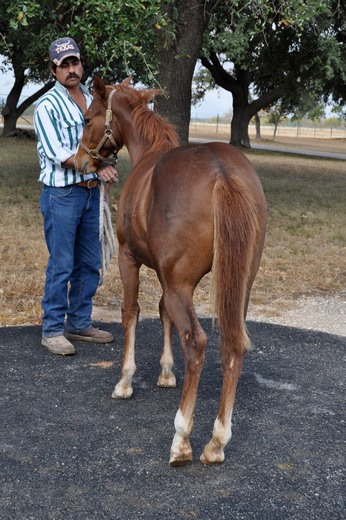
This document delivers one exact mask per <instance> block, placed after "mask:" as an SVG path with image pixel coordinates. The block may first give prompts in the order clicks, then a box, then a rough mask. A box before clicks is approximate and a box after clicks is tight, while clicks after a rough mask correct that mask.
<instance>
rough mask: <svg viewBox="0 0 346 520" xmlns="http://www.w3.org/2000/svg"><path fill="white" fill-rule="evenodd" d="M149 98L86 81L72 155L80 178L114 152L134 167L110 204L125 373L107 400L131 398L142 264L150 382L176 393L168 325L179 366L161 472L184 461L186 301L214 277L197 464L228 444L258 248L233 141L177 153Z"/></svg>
mask: <svg viewBox="0 0 346 520" xmlns="http://www.w3.org/2000/svg"><path fill="white" fill-rule="evenodd" d="M158 93H159V91H158V90H137V89H134V88H132V87H130V86H129V80H125V81H124V82H122V83H121V84H119V85H112V86H110V85H105V83H104V82H103V81H102V80H101V79H99V78H95V80H94V100H93V102H92V103H91V105H90V107H89V109H88V110H87V112H86V113H85V128H84V133H83V136H82V139H81V142H80V146H79V149H78V153H77V155H76V167H77V168H78V170H79V171H81V172H83V173H88V172H93V171H95V169H96V167H97V166H98V164H99V163H100V161H102V160H103V158H104V157H108V156H109V155H110V153H111V152H112V151H113V152H114V151H115V153H117V151H118V150H119V149H120V148H121V147H122V146H123V145H125V146H126V148H127V150H128V152H129V156H130V160H131V163H132V170H131V172H130V174H129V176H128V178H127V180H126V183H125V185H124V187H123V189H122V192H121V195H120V200H119V204H118V222H117V237H118V241H119V258H118V261H119V270H120V275H121V279H122V283H123V290H124V296H123V304H122V324H123V328H124V333H125V345H124V358H123V364H122V375H121V379H120V381H119V383H118V384H117V385H116V387H115V390H114V392H113V395H112V397H114V398H125V399H127V398H129V397H131V395H132V392H133V389H132V377H133V375H134V373H135V370H136V364H135V332H136V325H137V321H138V317H139V305H138V289H139V269H140V267H141V265H142V264H144V265H146V266H148V267H150V268H152V269H154V270H155V271H156V273H157V276H158V279H159V281H160V283H161V287H162V297H161V300H160V305H159V310H160V319H161V322H162V324H163V330H164V346H163V353H162V357H161V360H160V364H161V368H162V371H161V374H160V376H159V379H158V382H157V384H158V385H159V386H163V387H174V386H175V385H176V381H175V376H174V374H173V372H172V367H173V354H172V329H173V326H175V327H176V329H177V331H178V334H179V338H180V343H181V350H182V354H183V359H184V364H185V374H184V382H183V389H182V395H181V400H180V405H179V409H178V411H177V413H176V416H175V421H174V425H175V435H174V438H173V443H172V447H171V453H170V464H171V465H172V466H179V465H183V464H186V463H187V462H189V461H190V460H191V459H192V449H191V446H190V441H189V435H190V433H191V430H192V426H193V414H194V408H195V403H196V398H197V389H198V383H199V379H200V374H201V371H202V367H203V362H204V354H205V347H206V343H207V337H206V334H205V332H204V330H203V329H202V327H201V325H200V323H199V320H198V317H197V315H196V312H195V309H194V305H193V294H194V290H195V288H196V285H197V284H198V282H199V281H200V280H201V278H202V277H203V276H204V275H205V274H206V273H208V272H209V271H211V272H212V288H213V291H212V292H213V302H214V309H215V311H214V315H215V317H216V318H217V320H218V325H219V330H220V354H221V368H222V376H223V386H222V391H221V398H220V404H219V411H218V415H217V418H216V420H215V422H214V428H213V433H212V438H211V440H210V441H209V443H208V444H207V445H206V446H205V447H204V450H203V453H202V455H201V457H200V460H201V462H203V463H206V464H211V463H220V462H223V460H224V456H225V455H224V447H225V446H226V444H227V443H228V441H229V440H230V438H231V418H232V411H233V405H234V400H235V393H236V387H237V383H238V379H239V376H240V374H241V370H242V364H243V357H244V354H245V352H246V350H247V349H248V347H249V339H248V336H247V332H246V326H245V316H246V311H247V306H248V301H249V296H250V289H251V286H252V283H253V281H254V278H255V275H256V272H257V270H258V266H259V263H260V258H261V254H262V249H263V243H264V235H265V225H266V203H265V197H264V194H263V190H262V187H261V184H260V181H259V179H258V177H257V174H256V172H255V171H254V169H253V167H252V166H251V164H250V162H249V161H248V160H247V158H246V157H245V156H244V155H243V154H242V153H241V152H240V151H238V150H237V149H236V148H234V147H232V146H231V145H229V144H226V143H218V142H213V143H207V144H190V145H184V146H179V142H178V138H177V135H176V133H175V131H174V129H173V127H172V126H171V125H170V124H169V123H168V122H167V121H165V120H164V119H163V118H162V117H160V116H159V115H158V114H156V113H155V112H153V111H152V110H150V109H149V108H148V106H147V104H148V102H150V101H152V99H153V98H154V96H155V95H156V94H158Z"/></svg>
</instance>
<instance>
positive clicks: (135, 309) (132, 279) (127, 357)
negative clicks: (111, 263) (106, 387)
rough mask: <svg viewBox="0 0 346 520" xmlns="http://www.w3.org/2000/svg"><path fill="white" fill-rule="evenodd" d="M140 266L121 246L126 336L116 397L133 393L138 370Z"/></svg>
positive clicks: (119, 397)
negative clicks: (134, 379) (133, 383)
mask: <svg viewBox="0 0 346 520" xmlns="http://www.w3.org/2000/svg"><path fill="white" fill-rule="evenodd" d="M139 268H140V264H138V262H137V261H136V260H135V259H134V258H133V257H132V256H131V255H130V254H129V252H127V253H126V252H124V249H123V248H119V271H120V276H121V280H122V283H123V290H124V301H123V305H122V308H121V319H122V325H123V329H124V336H125V338H124V357H123V363H122V369H121V379H120V381H119V383H118V384H117V385H116V387H115V389H114V391H113V394H112V397H113V398H114V399H128V398H130V397H131V396H132V394H133V388H132V378H133V375H134V373H135V371H136V362H135V340H136V327H137V323H138V316H139V305H138V289H139Z"/></svg>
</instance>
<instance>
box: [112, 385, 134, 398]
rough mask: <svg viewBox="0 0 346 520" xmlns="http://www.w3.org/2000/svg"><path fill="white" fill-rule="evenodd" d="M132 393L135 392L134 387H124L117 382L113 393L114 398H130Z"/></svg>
mask: <svg viewBox="0 0 346 520" xmlns="http://www.w3.org/2000/svg"><path fill="white" fill-rule="evenodd" d="M132 394H133V388H132V387H131V386H130V387H128V388H123V387H122V386H119V384H117V385H116V387H115V388H114V391H113V393H112V398H113V399H130V397H131V396H132Z"/></svg>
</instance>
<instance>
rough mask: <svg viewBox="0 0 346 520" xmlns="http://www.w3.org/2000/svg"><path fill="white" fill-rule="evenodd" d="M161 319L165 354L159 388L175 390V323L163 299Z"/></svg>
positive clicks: (158, 383) (158, 381)
mask: <svg viewBox="0 0 346 520" xmlns="http://www.w3.org/2000/svg"><path fill="white" fill-rule="evenodd" d="M160 318H161V322H162V326H163V332H164V342H163V352H162V356H161V359H160V364H161V369H162V370H161V374H160V375H159V378H158V380H157V386H161V387H164V388H175V387H176V379H175V375H174V374H173V372H172V368H173V364H174V360H173V352H172V330H173V323H172V321H171V320H170V318H169V316H168V314H167V312H166V309H165V306H164V302H163V298H161V300H160Z"/></svg>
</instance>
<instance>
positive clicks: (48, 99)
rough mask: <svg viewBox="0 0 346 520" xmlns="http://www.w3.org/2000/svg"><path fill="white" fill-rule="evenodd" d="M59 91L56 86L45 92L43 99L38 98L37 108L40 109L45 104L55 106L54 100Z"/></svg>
mask: <svg viewBox="0 0 346 520" xmlns="http://www.w3.org/2000/svg"><path fill="white" fill-rule="evenodd" d="M57 93H58V91H57V89H56V86H53V87H52V88H51V89H49V90H48V91H47V92H45V93H44V94H43V95H42V96H41V97H39V98H38V100H37V102H36V108H38V107H39V106H40V105H42V104H43V105H45V104H47V103H48V104H52V103H53V104H54V99H55V98H56V96H57Z"/></svg>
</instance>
